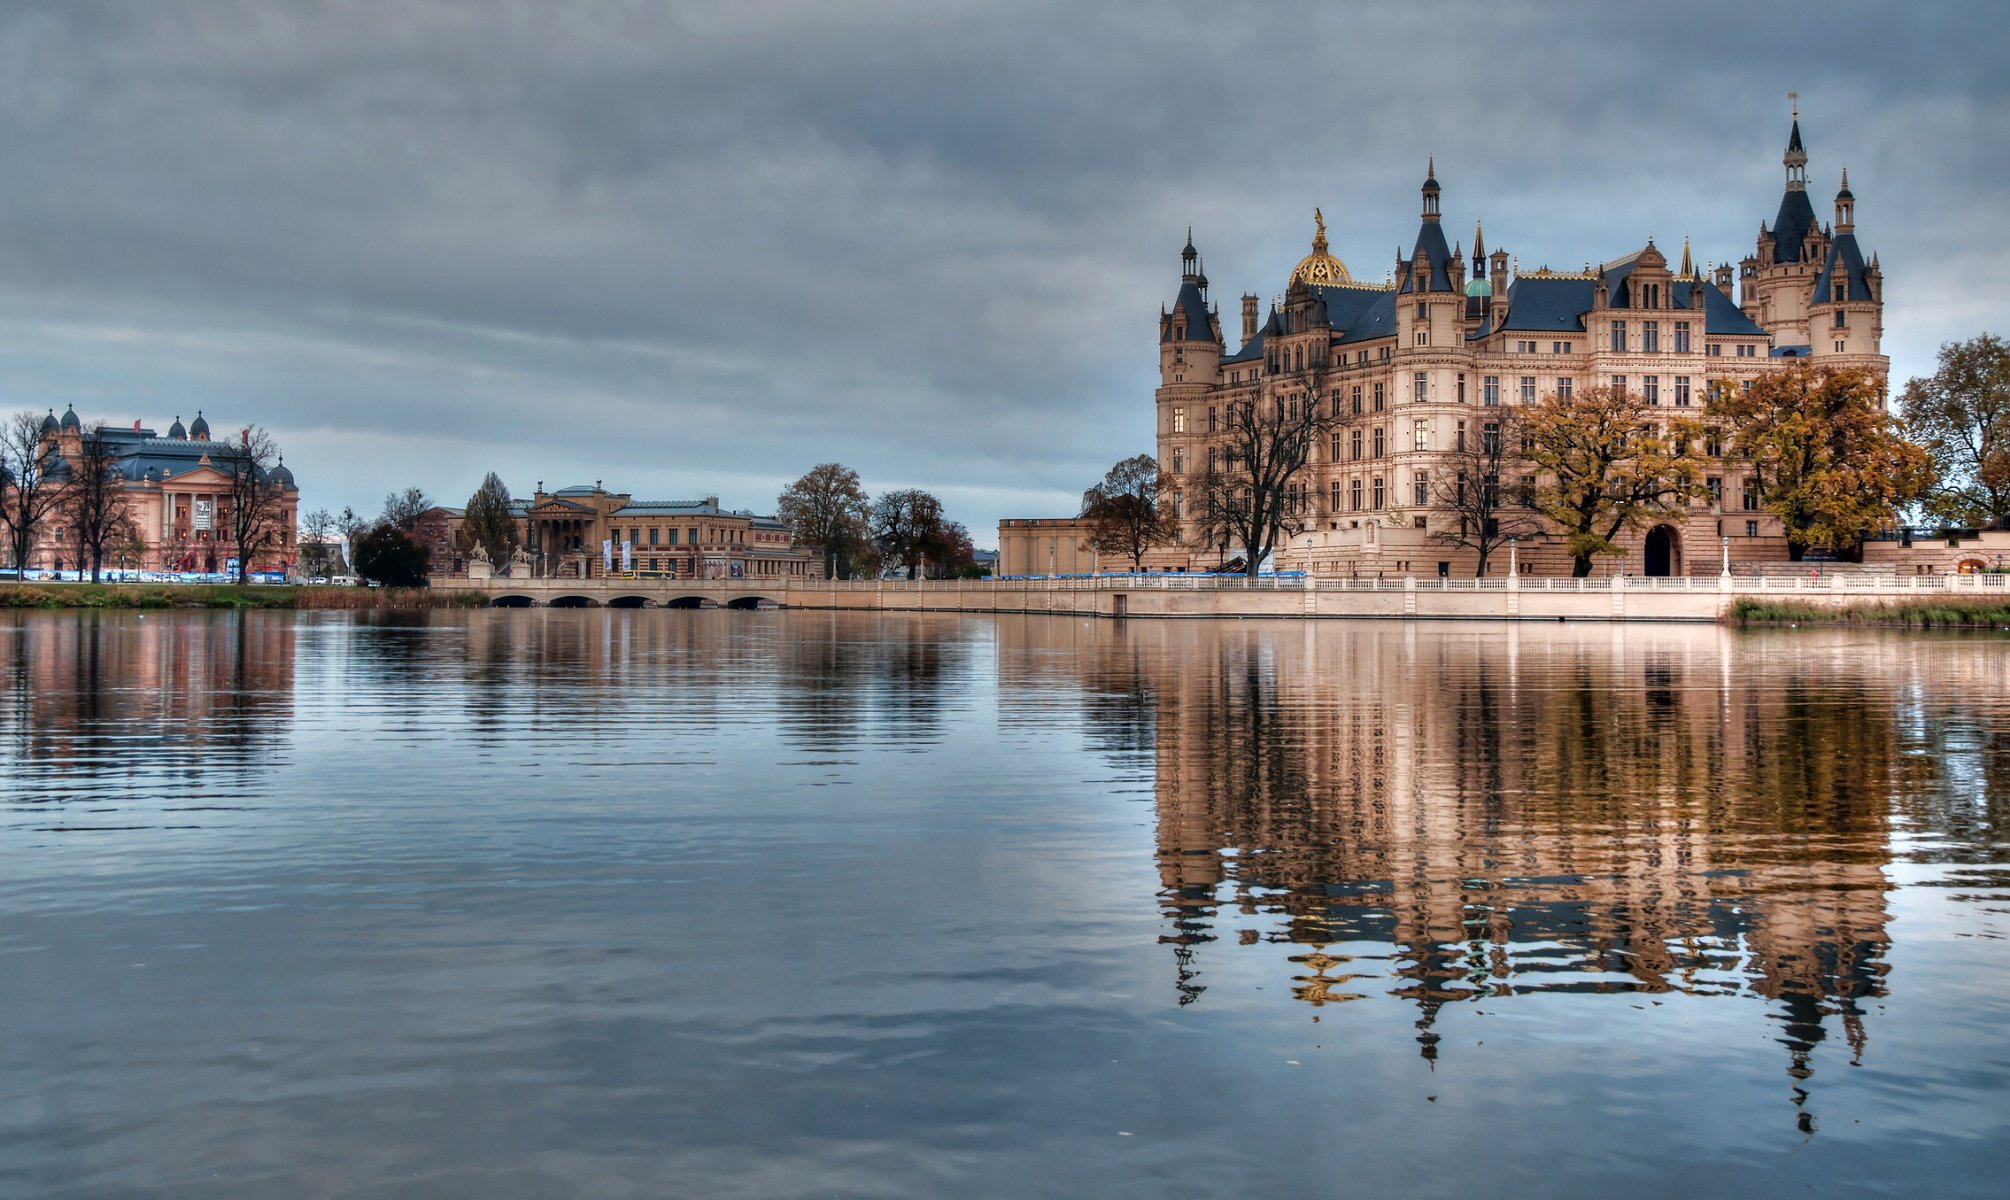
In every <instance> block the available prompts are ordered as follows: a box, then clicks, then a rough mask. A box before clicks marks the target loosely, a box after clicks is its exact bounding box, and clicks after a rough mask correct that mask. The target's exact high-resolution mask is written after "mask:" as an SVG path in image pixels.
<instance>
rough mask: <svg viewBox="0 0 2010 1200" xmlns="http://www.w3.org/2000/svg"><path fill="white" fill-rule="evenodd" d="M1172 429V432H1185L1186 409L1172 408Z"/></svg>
mask: <svg viewBox="0 0 2010 1200" xmlns="http://www.w3.org/2000/svg"><path fill="white" fill-rule="evenodd" d="M1172 431H1173V432H1174V433H1185V432H1186V410H1185V409H1183V408H1175V409H1173V410H1172Z"/></svg>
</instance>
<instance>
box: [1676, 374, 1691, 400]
mask: <svg viewBox="0 0 2010 1200" xmlns="http://www.w3.org/2000/svg"><path fill="white" fill-rule="evenodd" d="M1675 407H1676V408H1687V407H1689V377H1688V376H1687V375H1677V376H1676V377H1675Z"/></svg>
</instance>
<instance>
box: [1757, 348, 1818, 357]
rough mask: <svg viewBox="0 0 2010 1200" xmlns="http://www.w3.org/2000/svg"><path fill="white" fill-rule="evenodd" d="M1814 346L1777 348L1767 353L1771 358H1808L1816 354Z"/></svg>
mask: <svg viewBox="0 0 2010 1200" xmlns="http://www.w3.org/2000/svg"><path fill="white" fill-rule="evenodd" d="M1814 349H1815V348H1814V347H1813V346H1775V347H1773V348H1772V349H1771V350H1769V351H1767V352H1766V354H1767V357H1769V358H1806V357H1807V356H1808V355H1810V354H1812V353H1814Z"/></svg>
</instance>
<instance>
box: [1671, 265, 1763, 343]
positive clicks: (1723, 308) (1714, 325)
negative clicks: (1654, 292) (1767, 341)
mask: <svg viewBox="0 0 2010 1200" xmlns="http://www.w3.org/2000/svg"><path fill="white" fill-rule="evenodd" d="M1692 287H1695V288H1701V289H1702V291H1703V332H1704V333H1715V334H1720V335H1723V336H1727V337H1765V336H1766V331H1765V330H1763V329H1761V328H1759V326H1758V324H1757V323H1756V322H1754V321H1753V320H1752V318H1750V317H1748V316H1746V315H1745V310H1744V309H1742V308H1739V307H1738V306H1737V304H1736V303H1735V302H1734V301H1732V299H1731V298H1730V297H1729V296H1726V295H1725V294H1724V293H1723V292H1720V291H1718V290H1717V285H1716V284H1714V283H1700V284H1692V283H1690V281H1689V280H1686V279H1678V280H1676V281H1675V283H1674V285H1673V286H1672V287H1670V288H1669V291H1670V292H1672V293H1673V294H1674V298H1675V304H1676V306H1677V307H1678V308H1693V307H1694V305H1693V304H1691V303H1690V289H1691V288H1692Z"/></svg>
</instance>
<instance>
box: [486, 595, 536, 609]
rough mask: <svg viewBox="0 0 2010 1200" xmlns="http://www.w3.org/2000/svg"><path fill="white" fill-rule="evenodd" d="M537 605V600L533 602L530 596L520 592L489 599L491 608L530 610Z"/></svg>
mask: <svg viewBox="0 0 2010 1200" xmlns="http://www.w3.org/2000/svg"><path fill="white" fill-rule="evenodd" d="M535 603H537V602H536V601H535V600H532V599H531V598H530V597H529V596H525V595H523V594H521V593H518V592H508V593H505V594H503V595H500V596H492V597H490V598H489V607H490V608H529V607H531V606H532V605H533V604H535Z"/></svg>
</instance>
